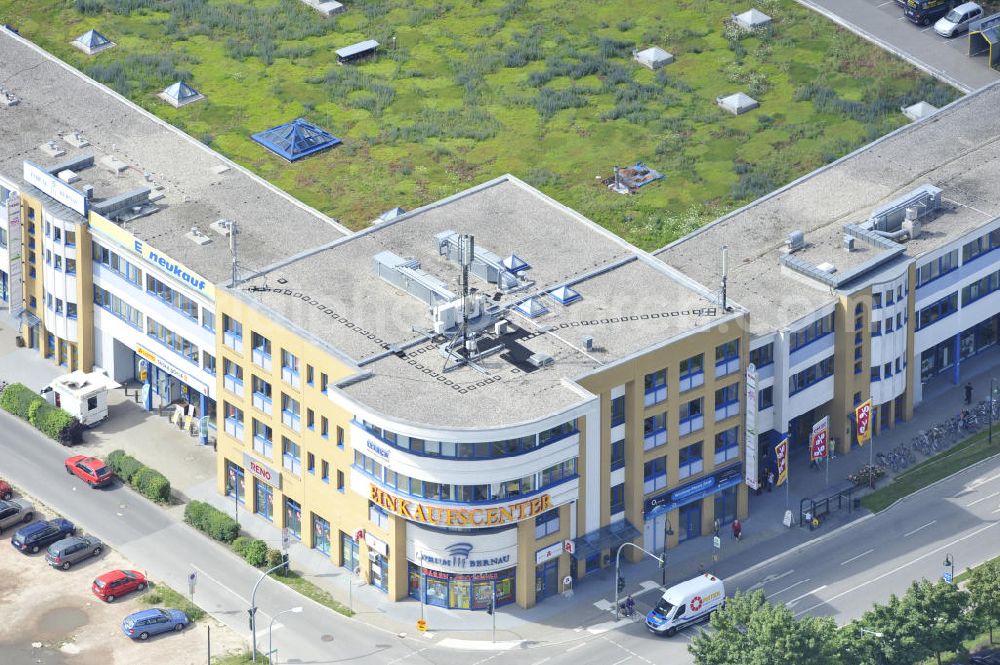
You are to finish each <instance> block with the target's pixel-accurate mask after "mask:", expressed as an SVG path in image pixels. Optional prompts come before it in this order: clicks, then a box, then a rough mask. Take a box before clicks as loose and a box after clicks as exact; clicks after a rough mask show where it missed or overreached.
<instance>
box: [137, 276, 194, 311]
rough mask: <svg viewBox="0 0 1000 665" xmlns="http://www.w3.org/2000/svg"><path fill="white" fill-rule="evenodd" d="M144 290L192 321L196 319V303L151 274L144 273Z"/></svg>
mask: <svg viewBox="0 0 1000 665" xmlns="http://www.w3.org/2000/svg"><path fill="white" fill-rule="evenodd" d="M146 291H147V292H149V293H152V294H153V295H155V296H156V297H157V298H159V299H160V300H162V301H163V302H165V303H167V304H168V305H170V306H171V307H173V308H174V309H176V310H177V311H178V312H180V313H181V314H183V315H184V316H186V317H188V318H189V319H191V320H193V321H197V320H198V304H197V303H195V301H193V300H191V299H190V298H188V297H187V296H185V295H184V294H182V293H181V292H179V291H177V290H175V289H174V288H172V287H170V286H167V285H166V284H164V283H163V282H161V281H160V280H158V279H156V278H155V277H153V276H152V275H148V274H147V275H146Z"/></svg>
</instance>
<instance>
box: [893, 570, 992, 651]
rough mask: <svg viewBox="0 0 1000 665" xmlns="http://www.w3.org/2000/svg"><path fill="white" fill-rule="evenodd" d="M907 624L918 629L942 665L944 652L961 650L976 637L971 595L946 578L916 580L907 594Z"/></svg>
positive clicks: (904, 602) (926, 645) (905, 607)
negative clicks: (964, 643) (963, 643)
mask: <svg viewBox="0 0 1000 665" xmlns="http://www.w3.org/2000/svg"><path fill="white" fill-rule="evenodd" d="M902 604H903V609H904V612H905V614H906V617H907V620H908V621H907V624H906V625H907V626H908V628H909V629H911V630H918V631H919V633H916V634H917V635H919V636H920V639H921V641H922V642H923V644H924V646H925V647H926V648H927V649H928V650H929V651H930V652H931V653H933V654H934V655H935V656H937V662H938V665H941V653H942V652H944V651H958V650H959V649H960V648H961V646H962V642H963V641H965V640H967V639H969V638H971V637H973V636H974V635H975V631H976V621H975V617H974V616H973V615H972V614H971V613H970V612H968V609H969V594H968V593H967V592H965V591H962V590H960V589H959V588H958V587H957V586H955V585H953V584H949V583H948V582H945V581H943V580H939V581H937V582H929V581H927V580H920V581H919V582H914V583H913V584H912V585H910V588H909V589H907V591H906V595H905V596H903V602H902Z"/></svg>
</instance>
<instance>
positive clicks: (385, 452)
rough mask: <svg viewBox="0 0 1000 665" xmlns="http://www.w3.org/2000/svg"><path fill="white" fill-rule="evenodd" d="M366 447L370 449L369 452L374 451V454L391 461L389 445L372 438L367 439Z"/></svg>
mask: <svg viewBox="0 0 1000 665" xmlns="http://www.w3.org/2000/svg"><path fill="white" fill-rule="evenodd" d="M365 447H366V448H367V449H368V452H370V453H372V454H374V455H377V456H378V457H380V458H381V459H383V460H384V461H386V462H388V461H389V448H388V446H383V445H381V444H378V443H375V442H374V441H372V440H371V439H367V441H366V443H365Z"/></svg>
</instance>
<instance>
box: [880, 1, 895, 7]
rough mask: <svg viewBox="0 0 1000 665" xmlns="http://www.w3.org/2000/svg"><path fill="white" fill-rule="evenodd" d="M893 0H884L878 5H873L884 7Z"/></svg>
mask: <svg viewBox="0 0 1000 665" xmlns="http://www.w3.org/2000/svg"><path fill="white" fill-rule="evenodd" d="M895 1H896V0H886V1H885V2H883V3H882V4H880V5H875V6H876V7H885V6H886V5H891V4H893V3H894V2H895Z"/></svg>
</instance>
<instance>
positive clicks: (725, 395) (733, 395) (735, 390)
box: [715, 381, 740, 420]
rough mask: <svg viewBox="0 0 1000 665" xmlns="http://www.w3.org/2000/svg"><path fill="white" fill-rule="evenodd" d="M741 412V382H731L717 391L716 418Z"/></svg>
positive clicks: (727, 416)
mask: <svg viewBox="0 0 1000 665" xmlns="http://www.w3.org/2000/svg"><path fill="white" fill-rule="evenodd" d="M739 412H740V383H739V381H737V382H736V383H731V384H729V385H728V386H723V387H722V388H719V389H718V390H716V391H715V419H716V420H724V419H725V418H730V417H732V416H735V415H736V414H738V413H739Z"/></svg>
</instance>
